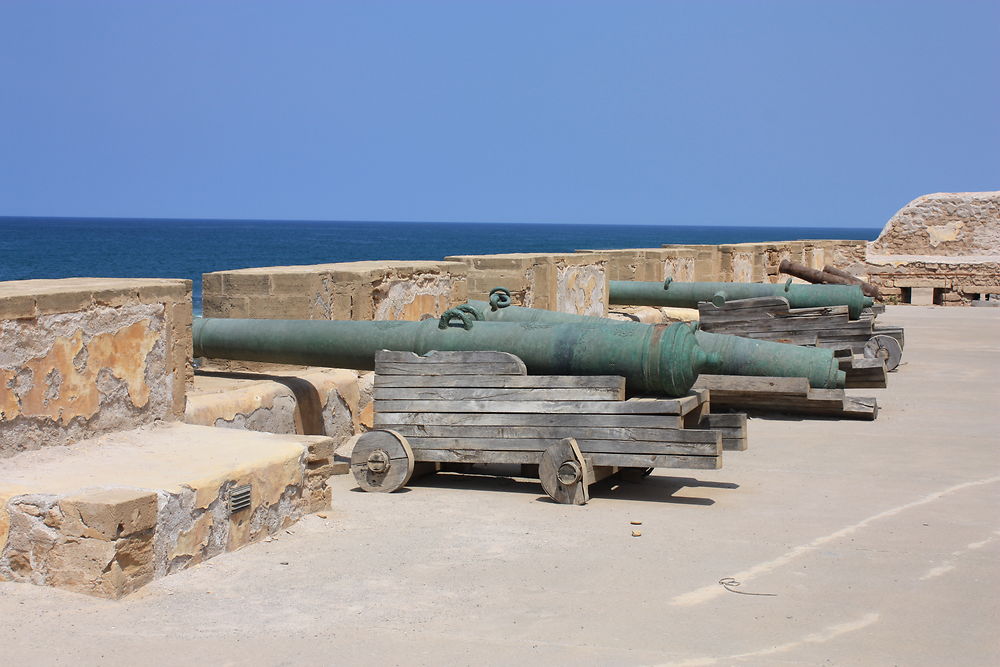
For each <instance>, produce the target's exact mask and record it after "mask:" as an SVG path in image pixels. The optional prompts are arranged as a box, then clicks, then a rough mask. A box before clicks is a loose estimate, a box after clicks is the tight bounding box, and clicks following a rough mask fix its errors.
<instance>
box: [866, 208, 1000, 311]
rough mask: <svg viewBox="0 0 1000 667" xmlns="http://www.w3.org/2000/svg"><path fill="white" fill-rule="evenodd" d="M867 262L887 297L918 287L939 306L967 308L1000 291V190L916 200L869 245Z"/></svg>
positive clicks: (874, 281) (894, 218) (872, 280)
mask: <svg viewBox="0 0 1000 667" xmlns="http://www.w3.org/2000/svg"><path fill="white" fill-rule="evenodd" d="M865 262H866V269H867V273H868V276H869V280H870V281H871V282H872V283H874V284H876V285H879V287H880V288H881V290H882V293H883V294H884V295H885V296H886V297H887V298H889V299H899V298H902V299H904V300H905V296H906V292H909V291H912V290H914V289H916V290H922V291H926V292H928V293H929V294H928V295H927V297H928V299H929V300H933V301H934V302H936V303H939V304H941V305H964V304H967V303H969V302H970V301H971V300H972V298H973V295H979V296H980V297H981V296H982V295H984V294H997V293H1000V192H942V193H935V194H929V195H924V196H922V197H918V198H917V199H914V200H913V201H911V202H910V203H909V204H907V205H906V206H904V207H903V208H902V209H900V210H899V211H898V212H897V213H896V214H895V215H894V216H893V217H892V218H891V219H890V220H889V222H888V223H886V225H885V228H883V230H882V233H881V234H879V236H878V238H877V239H875V240H874V241H872V242H871V243H869V244H868V246H867V249H866V255H865ZM904 290H905V291H904ZM914 302H915V300H914Z"/></svg>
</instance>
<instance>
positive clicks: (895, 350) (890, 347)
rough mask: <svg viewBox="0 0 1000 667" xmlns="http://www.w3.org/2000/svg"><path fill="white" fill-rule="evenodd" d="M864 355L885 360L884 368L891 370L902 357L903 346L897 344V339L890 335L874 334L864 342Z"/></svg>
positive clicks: (894, 368)
mask: <svg viewBox="0 0 1000 667" xmlns="http://www.w3.org/2000/svg"><path fill="white" fill-rule="evenodd" d="M865 357H866V358H868V359H881V360H882V361H884V362H885V370H887V371H893V370H896V367H897V366H899V362H900V360H902V358H903V348H902V347H901V346H900V345H899V341H898V340H896V339H895V338H893V337H892V336H887V335H885V334H876V335H874V336H872V337H871V338H869V339H868V342H867V343H865Z"/></svg>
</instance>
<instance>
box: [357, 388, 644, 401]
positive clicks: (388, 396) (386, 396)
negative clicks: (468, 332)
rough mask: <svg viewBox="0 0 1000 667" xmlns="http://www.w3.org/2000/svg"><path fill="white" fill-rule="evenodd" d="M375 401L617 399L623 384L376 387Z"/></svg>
mask: <svg viewBox="0 0 1000 667" xmlns="http://www.w3.org/2000/svg"><path fill="white" fill-rule="evenodd" d="M374 395H375V400H376V401H473V400H474V401H504V402H508V401H620V400H623V399H624V398H625V388H624V387H615V388H608V387H566V388H559V389H537V388H531V387H527V388H522V387H375V393H374Z"/></svg>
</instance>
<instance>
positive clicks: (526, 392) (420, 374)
mask: <svg viewBox="0 0 1000 667" xmlns="http://www.w3.org/2000/svg"><path fill="white" fill-rule="evenodd" d="M374 407H375V424H374V425H375V429H374V430H372V431H369V432H368V433H365V434H363V435H362V436H361V437H360V438H359V439H358V441H357V443H356V444H355V447H354V451H353V453H352V455H351V470H352V472H353V474H354V477H355V479H356V480H357V482H358V484H359V485H360V486H361V488H363V489H364V490H366V491H381V492H391V491H395V490H397V489H399V488H400V487H402V486H404V485H405V484H406V483H407V482H408V481H409V480H410V478H411V476H412V475H413V474H414V471H415V470H418V471H420V470H421V469H422V470H423V471H428V472H432V471H435V470H439V469H441V467H442V466H449V469H454V466H456V465H458V466H461V465H463V464H491V463H506V464H521V465H522V466H537V470H538V476H539V479H540V481H541V483H542V487H543V489H544V490H545V492H546V493H547V494H548V495H549V496H550V497H551V498H553V499H554V500H556V501H557V502H561V503H572V504H583V503H585V502H587V500H588V498H589V490H588V487H589V486H590V484H592V483H594V482H596V481H598V480H600V479H602V478H604V477H607V476H609V475H612V474H616V473H617V474H621V475H622V476H626V477H629V478H631V479H638V478H641V477H642V476H643V475H645V474H648V472H649V471H650V470H651V469H653V468H658V467H663V468H695V469H716V468H719V467H721V465H722V452H723V450H742V449H746V415H743V414H719V415H713V414H711V413H710V411H709V407H710V405H709V392H708V391H705V390H696V391H692V392H690V393H689V394H688V395H687V396H683V397H681V398H674V399H654V398H630V399H627V400H626V398H625V380H624V379H623V378H621V377H618V376H577V375H573V376H554V375H527V372H526V369H525V366H524V363H523V362H522V361H521V360H520V359H519V358H518V357H516V356H514V355H512V354H508V353H504V352H483V351H476V352H431V353H429V354H428V355H427V356H423V357H421V356H417V355H416V354H414V353H412V352H391V351H382V352H379V353H377V355H376V358H375V403H374Z"/></svg>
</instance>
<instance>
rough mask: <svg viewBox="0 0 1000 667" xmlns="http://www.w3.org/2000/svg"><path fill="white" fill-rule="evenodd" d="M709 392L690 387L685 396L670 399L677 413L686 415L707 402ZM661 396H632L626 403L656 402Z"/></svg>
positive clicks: (660, 399)
mask: <svg viewBox="0 0 1000 667" xmlns="http://www.w3.org/2000/svg"><path fill="white" fill-rule="evenodd" d="M708 397H709V394H708V393H707V392H704V391H702V390H701V389H698V388H692V390H691V391H690V392H689V393H688V395H687V396H681V397H679V398H674V399H671V400H672V401H674V402H676V403H677V409H678V413H677V414H681V415H686V414H688V413H689V412H691V411H692V410H695V409H697V408H698V407H699V406H701V405H702V404H703V403H705V402H707V401H708V400H709V399H708ZM662 400H663V399H662V398H656V397H654V396H633V397H632V398H630V399H628V401H626V403H642V402H645V403H650V402H652V403H657V402H660V401H662Z"/></svg>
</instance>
